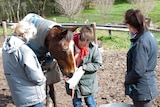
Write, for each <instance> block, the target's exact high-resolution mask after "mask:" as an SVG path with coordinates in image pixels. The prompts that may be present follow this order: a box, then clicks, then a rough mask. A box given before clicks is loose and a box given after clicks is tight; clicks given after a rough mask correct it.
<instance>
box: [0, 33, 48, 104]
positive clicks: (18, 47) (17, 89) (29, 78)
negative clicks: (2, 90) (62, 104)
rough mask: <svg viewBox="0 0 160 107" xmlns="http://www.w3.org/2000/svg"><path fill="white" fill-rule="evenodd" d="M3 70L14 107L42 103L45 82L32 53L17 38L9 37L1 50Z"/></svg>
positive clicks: (44, 95)
mask: <svg viewBox="0 0 160 107" xmlns="http://www.w3.org/2000/svg"><path fill="white" fill-rule="evenodd" d="M2 58H3V68H4V74H5V76H6V79H7V82H8V85H9V88H10V91H11V94H12V97H13V100H14V103H15V105H16V107H25V106H31V105H35V104H37V103H40V102H42V101H43V100H44V99H45V97H46V94H45V82H46V77H45V76H44V74H43V72H42V69H41V66H40V64H39V62H38V60H37V57H36V55H35V54H34V52H33V51H32V50H31V49H30V48H29V47H28V46H27V45H26V44H25V43H24V42H23V41H22V40H21V39H20V38H18V37H15V36H9V37H7V38H6V39H5V41H4V44H3V48H2Z"/></svg>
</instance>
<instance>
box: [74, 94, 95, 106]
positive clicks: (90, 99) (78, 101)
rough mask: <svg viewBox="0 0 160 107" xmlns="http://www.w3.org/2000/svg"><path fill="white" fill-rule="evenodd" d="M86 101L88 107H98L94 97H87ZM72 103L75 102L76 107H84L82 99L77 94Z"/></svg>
mask: <svg viewBox="0 0 160 107" xmlns="http://www.w3.org/2000/svg"><path fill="white" fill-rule="evenodd" d="M84 101H85V103H86V105H87V107H97V105H96V102H95V100H94V96H93V95H90V96H89V97H85V98H84ZM72 102H73V106H74V107H82V98H78V97H77V93H76V92H75V94H74V98H73V100H72Z"/></svg>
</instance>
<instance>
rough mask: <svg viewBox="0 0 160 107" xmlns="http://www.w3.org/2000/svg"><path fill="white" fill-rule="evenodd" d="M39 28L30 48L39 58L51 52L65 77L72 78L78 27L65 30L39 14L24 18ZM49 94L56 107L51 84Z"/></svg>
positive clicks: (31, 14) (30, 43)
mask: <svg viewBox="0 0 160 107" xmlns="http://www.w3.org/2000/svg"><path fill="white" fill-rule="evenodd" d="M23 20H25V21H29V22H31V23H33V24H34V25H35V27H36V28H37V35H36V37H35V38H34V39H31V40H30V42H29V47H31V48H32V50H33V51H34V52H35V53H36V55H37V57H38V58H40V57H42V56H44V55H45V54H46V53H47V52H50V54H51V56H52V57H53V58H55V59H56V60H57V62H58V64H59V65H60V67H61V68H62V69H63V71H64V75H67V76H70V74H72V73H73V72H74V71H75V61H74V55H73V45H74V42H73V40H72V32H74V31H75V30H76V29H77V27H73V28H63V27H62V26H61V25H60V24H57V23H54V22H52V21H49V20H46V19H44V18H42V17H41V16H39V15H37V14H33V13H30V14H28V15H27V16H25V17H24V18H23ZM49 88H50V91H49V94H50V97H51V99H52V101H53V103H54V107H56V102H55V94H54V86H53V84H49Z"/></svg>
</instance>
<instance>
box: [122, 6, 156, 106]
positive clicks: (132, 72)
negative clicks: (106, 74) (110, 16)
mask: <svg viewBox="0 0 160 107" xmlns="http://www.w3.org/2000/svg"><path fill="white" fill-rule="evenodd" d="M124 19H125V24H126V26H127V27H128V29H129V31H130V34H131V35H130V37H131V39H130V40H131V48H130V49H129V51H128V53H127V71H126V76H125V94H126V95H129V96H130V98H131V99H132V100H133V103H134V107H152V100H153V99H154V98H155V97H156V96H157V95H158V86H157V80H156V74H155V71H154V70H155V67H156V64H157V56H158V44H157V41H156V39H155V37H154V35H153V34H152V33H151V32H150V31H149V30H148V28H147V25H146V23H145V18H144V16H143V15H142V13H141V11H140V10H133V9H129V10H127V11H126V13H125V17H124Z"/></svg>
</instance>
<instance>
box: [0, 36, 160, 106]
mask: <svg viewBox="0 0 160 107" xmlns="http://www.w3.org/2000/svg"><path fill="white" fill-rule="evenodd" d="M3 40H4V39H3V37H1V38H0V47H1V46H2V43H3ZM102 54H103V67H102V69H101V70H99V72H98V76H99V91H98V93H97V94H96V95H95V99H96V102H97V105H98V106H100V105H101V104H108V103H132V101H131V99H130V98H129V97H128V96H125V95H124V87H123V82H124V74H125V71H126V51H107V50H105V51H104V52H103V53H102ZM1 59H2V58H1V55H0V72H1V73H0V107H15V106H14V104H13V101H12V97H11V94H10V91H9V88H8V85H7V83H6V80H5V77H4V74H3V67H2V60H1ZM156 73H157V79H158V85H159V89H160V58H159V57H158V64H157V67H156ZM55 90H56V102H57V106H58V107H72V102H71V98H70V96H68V95H67V94H66V93H65V87H64V81H63V80H62V81H61V82H59V83H57V84H55ZM83 107H86V106H85V104H84V106H83ZM153 107H160V95H159V96H158V97H157V98H156V99H155V100H154V101H153Z"/></svg>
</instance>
